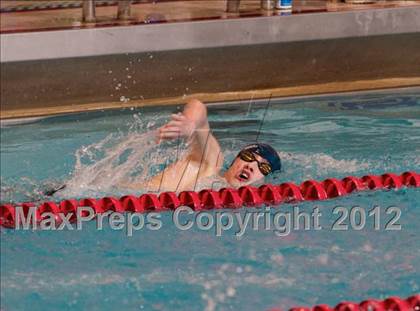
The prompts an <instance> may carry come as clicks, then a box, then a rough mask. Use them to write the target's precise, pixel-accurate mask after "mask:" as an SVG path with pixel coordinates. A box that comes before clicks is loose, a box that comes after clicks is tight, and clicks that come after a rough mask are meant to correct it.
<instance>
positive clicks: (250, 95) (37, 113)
mask: <svg viewBox="0 0 420 311" xmlns="http://www.w3.org/2000/svg"><path fill="white" fill-rule="evenodd" d="M419 86H420V77H414V78H387V79H377V80H358V81H350V82H328V83H322V84H309V85H302V86H292V87H279V88H268V89H256V90H238V91H229V92H221V93H196V94H190V95H187V96H176V97H165V98H154V99H146V100H132V101H126V102H117V101H115V102H107V103H105V102H96V103H88V104H78V105H74V104H69V105H60V106H53V107H35V108H31V109H5V110H4V109H1V111H0V120H10V119H19V118H28V117H44V116H52V115H60V114H68V113H78V112H87V111H100V110H111V109H123V108H137V107H145V106H170V105H177V104H182V103H185V102H186V101H187V100H188V99H190V98H198V99H200V100H202V101H203V102H205V103H215V102H222V101H223V102H227V103H229V102H235V101H238V100H246V99H252V100H257V99H264V98H272V97H276V98H282V97H300V96H311V95H324V94H325V95H328V94H333V93H347V92H355V91H369V90H372V91H374V90H381V89H392V88H411V87H419Z"/></svg>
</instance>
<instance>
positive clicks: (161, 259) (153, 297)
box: [1, 89, 420, 310]
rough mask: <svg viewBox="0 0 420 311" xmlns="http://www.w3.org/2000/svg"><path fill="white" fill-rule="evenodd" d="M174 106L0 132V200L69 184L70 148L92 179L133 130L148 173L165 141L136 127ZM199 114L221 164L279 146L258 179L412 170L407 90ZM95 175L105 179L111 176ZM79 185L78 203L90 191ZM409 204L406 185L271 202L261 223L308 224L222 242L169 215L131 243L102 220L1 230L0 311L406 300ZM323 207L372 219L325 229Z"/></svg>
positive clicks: (414, 128)
mask: <svg viewBox="0 0 420 311" xmlns="http://www.w3.org/2000/svg"><path fill="white" fill-rule="evenodd" d="M174 110H176V108H175V107H166V108H159V109H156V108H147V109H146V108H142V109H133V110H130V109H128V110H125V111H114V112H97V113H82V114H76V115H68V116H59V117H52V118H47V119H43V120H39V121H34V122H32V123H27V124H22V125H13V126H12V125H4V124H3V127H2V130H1V201H2V202H20V201H25V200H36V199H42V198H43V196H42V194H41V193H42V191H43V189H45V188H46V187H48V186H49V185H51V184H59V183H61V182H63V181H64V182H67V181H69V180H72V179H74V178H75V177H74V176H75V174H74V171H75V166H76V158H77V157H76V155H77V152H79V153H78V154H79V155H80V154H82V160H83V161H84V165H83V166H82V168H81V170H82V173H83V170H88V171H89V170H92V169H93V171H94V168H95V166H94V163H95V161H98V159H101V158H103V157H105V156H106V153H107V152H109V151H110V150H114V149H115V148H116V146H119V144H120V143H121V142H122V141H124V140H126V139H128V138H130V137H131V138H132V137H137V136H135V135H140V136H138V137H140V139H143V140H144V141H142V143H144V142H147V144H144V145H141V144H140V146H139V148H140V149H142V148H143V149H145V151H144V152H143V153H141V154H143V156H144V158H140V159H139V160H138V161H139V162H140V164H141V165H142V167H141V168H140V170H145V169H146V170H152V171H153V170H154V171H157V170H159V169H161V168H162V166H159V161H160V162H162V161H163V162H164V161H165V159H164V158H163V157H160V158H159V159H158V160H159V161H152V162H153V165H152V166H151V167H148V166H147V163H148V161H149V162H150V161H151V159H155V158H156V155H160V156H162V155H173V154H174V145H173V144H167V145H165V150H164V151H162V150H160V148H156V147H155V146H153V145H152V143H151V141H152V140H151V137H150V135H148V134H147V135H146V134H144V133H146V132H147V131H148V130H151V129H155V128H156V127H158V126H159V125H160V124H163V122H164V121H165V120H166V118H167V116H168V115H169V114H170V113H171V112H173V111H174ZM209 117H210V122H211V127H212V128H213V132H214V134H215V136H216V137H217V138H218V139H219V140H220V143H221V146H222V148H223V149H224V150H225V154H226V161H225V162H226V163H225V167H227V166H228V164H229V163H230V161H231V160H232V159H233V157H234V156H235V154H236V152H237V150H238V149H239V148H240V147H241V146H243V145H245V144H247V143H250V142H253V141H255V140H256V139H258V140H259V141H265V142H269V143H270V144H272V145H274V146H275V147H276V148H277V149H278V150H279V151H280V154H281V156H282V160H283V166H284V170H283V172H282V173H281V174H278V175H276V176H272V177H270V179H268V180H267V182H276V183H277V182H283V181H295V182H301V181H303V180H306V179H310V178H313V179H318V180H322V179H323V178H326V177H344V176H348V175H356V176H362V175H364V174H367V173H373V174H380V173H383V172H388V171H393V172H396V173H401V172H403V171H407V170H417V171H419V164H420V157H419V155H418V154H420V152H419V150H420V130H419V129H420V91H419V90H418V89H417V90H416V89H414V90H413V89H411V90H394V91H387V92H377V93H365V94H352V95H335V96H327V97H312V98H301V99H287V100H275V101H272V102H271V103H270V104H267V101H261V102H257V103H255V102H254V103H250V102H245V103H243V104H242V105H229V106H223V105H214V106H211V107H209ZM110 134H112V136H111V137H110V136H109V135H110ZM133 135H134V136H133ZM142 135H143V136H142ZM145 135H146V136H145ZM113 148H114V149H113ZM86 150H87V151H86ZM92 150H94V152H93V151H92ZM85 151H86V152H85ZM88 151H89V152H88ZM92 153H94V154H93V155H92ZM108 168H109V167H108ZM89 172H90V171H89ZM96 173H97V172H96ZM78 176H85V175H83V174H81V175H78ZM108 178H111V184H112V178H113V177H112V176H110V177H108ZM91 186H92V184H91ZM93 186H94V185H93ZM75 189H77V188H75ZM112 189H113V188H112V187H108V188H107V189H106V190H104V188H100V189H99V188H98V189H94V191H96V192H94V193H93V194H95V193H96V194H97V195H98V196H102V195H103V194H104V192H105V193H106V194H108V195H112V194H114V195H119V194H121V190H118V189H115V190H112ZM73 190H74V189H73ZM80 191H81V192H80V193H79V195H80V196H81V197H82V196H84V195H85V194H92V192H89V191H92V190H89V189H80ZM83 191H86V192H85V193H84V192H83ZM419 200H420V191H419V190H417V189H407V188H405V189H401V190H398V191H395V190H391V191H375V192H366V193H360V194H355V195H351V196H347V197H342V198H339V199H335V200H328V201H324V202H305V203H300V204H297V205H292V204H284V205H282V206H280V207H276V208H274V209H272V210H271V211H270V213H271V215H272V216H274V215H275V214H276V213H278V212H280V211H281V212H285V213H289V212H292V211H293V208H294V207H295V206H298V207H299V209H300V211H303V212H308V213H310V212H312V211H313V209H314V207H319V209H320V211H321V212H322V216H321V217H320V225H321V226H322V229H321V230H317V231H316V230H308V231H305V230H303V229H302V228H301V229H300V230H292V231H291V232H290V233H289V234H285V236H277V235H276V234H275V230H273V228H271V230H263V228H262V226H260V227H259V230H253V229H252V228H248V230H247V231H246V232H245V234H244V235H243V236H241V237H238V236H236V235H235V233H236V232H237V231H238V228H237V226H236V225H234V227H233V228H232V229H230V230H228V231H226V232H223V234H222V236H220V237H218V236H216V234H215V232H214V230H209V231H202V230H199V229H198V228H197V226H196V225H194V226H193V227H192V228H191V229H190V230H186V231H182V230H180V229H178V228H177V227H175V225H174V223H173V222H172V220H171V217H172V214H171V213H163V214H161V215H160V217H161V219H160V220H161V222H162V228H161V229H160V230H150V229H147V228H143V229H142V230H139V231H136V232H134V233H133V236H132V237H127V236H126V232H125V231H124V230H120V231H116V230H111V229H110V228H109V227H108V226H105V228H104V229H103V230H96V229H95V225H96V223H95V221H92V222H90V223H88V224H84V227H83V230H81V231H76V230H73V231H71V230H64V231H41V230H37V231H23V230H20V231H16V230H7V229H1V230H2V231H1V308H2V309H5V310H27V309H31V310H56V309H58V308H60V309H64V310H67V309H92V310H113V309H116V308H120V309H127V310H267V309H270V308H273V307H280V308H283V309H287V308H288V307H291V306H295V305H314V304H317V303H327V304H330V305H335V304H336V303H338V302H339V301H342V300H354V301H361V300H364V299H366V298H369V297H371V298H384V297H387V296H390V295H400V296H403V297H405V296H408V295H411V294H413V293H418V292H420V269H419V265H418V262H419V258H420V251H419V249H420V241H419V229H418V219H420V210H419V209H418V204H417V203H418V202H419ZM336 206H342V207H344V208H345V209H347V210H348V211H350V210H351V209H352V208H353V207H354V206H359V207H360V208H362V209H364V210H365V211H366V212H368V211H370V210H371V209H373V208H374V206H379V207H378V209H379V211H380V216H381V219H380V221H381V223H380V228H379V230H375V229H374V224H373V217H367V223H366V225H365V227H364V229H362V230H360V231H357V230H351V229H350V230H348V231H336V230H332V225H333V223H334V221H335V220H337V218H338V216H339V215H338V214H334V213H333V211H334V207H336ZM391 206H394V207H396V208H398V209H400V210H401V216H400V218H399V219H398V221H397V223H398V224H400V225H401V230H385V224H386V222H388V221H390V220H391V218H392V217H393V215H392V214H386V211H387V208H389V207H391ZM256 211H258V210H257V209H250V208H247V209H241V210H240V211H237V213H240V215H242V216H244V215H245V213H246V212H256ZM260 211H261V210H260ZM193 217H194V216H189V217H184V220H185V219H193ZM345 222H346V223H349V221H348V219H347V220H346V221H345Z"/></svg>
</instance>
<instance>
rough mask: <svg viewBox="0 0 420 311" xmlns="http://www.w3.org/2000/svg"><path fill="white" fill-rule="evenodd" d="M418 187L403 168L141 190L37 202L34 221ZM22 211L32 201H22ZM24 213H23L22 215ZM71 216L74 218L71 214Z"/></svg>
mask: <svg viewBox="0 0 420 311" xmlns="http://www.w3.org/2000/svg"><path fill="white" fill-rule="evenodd" d="M404 186H406V187H420V175H419V174H418V173H417V172H413V171H412V172H405V173H402V174H401V175H396V174H393V173H385V174H382V175H366V176H363V177H361V178H358V177H354V176H348V177H345V178H343V179H341V180H340V179H335V178H328V179H325V180H324V181H321V182H319V181H315V180H307V181H304V182H303V183H302V184H300V185H296V184H294V183H291V182H286V183H282V184H280V185H272V184H266V185H262V186H260V187H259V188H257V187H253V186H244V187H241V188H239V189H233V188H223V189H220V190H219V191H215V190H210V189H204V190H201V191H200V192H195V191H183V192H181V193H179V194H178V195H177V194H176V193H174V192H163V193H161V194H160V195H156V194H153V193H147V194H143V195H141V196H140V197H137V196H133V195H126V196H123V197H121V198H115V197H105V198H101V199H94V198H86V199H82V200H79V201H77V200H64V201H61V202H44V203H41V204H40V205H38V206H37V210H36V221H41V220H42V214H43V213H45V212H50V213H53V214H56V215H58V213H63V214H65V215H67V214H68V213H73V215H76V213H77V209H78V208H79V207H82V206H84V207H86V206H89V207H92V208H93V209H94V210H95V212H96V214H100V213H104V212H107V211H115V212H140V213H145V212H151V211H153V212H160V211H167V210H174V209H176V208H178V207H179V206H189V207H191V208H192V209H194V210H196V211H198V210H203V209H220V208H240V207H243V206H247V207H258V206H262V205H278V204H280V203H284V202H298V201H305V200H307V201H315V200H326V199H330V198H335V197H339V196H344V195H347V194H350V193H352V192H355V191H364V190H378V189H391V188H394V189H398V188H401V187H404ZM19 206H22V207H23V212H24V214H25V213H27V212H28V210H29V208H30V207H32V206H36V204H34V203H22V204H21V205H19ZM25 216H26V215H25ZM15 220H16V206H13V205H11V204H5V205H1V206H0V226H4V227H14V226H15ZM72 220H75V219H74V217H73V218H72Z"/></svg>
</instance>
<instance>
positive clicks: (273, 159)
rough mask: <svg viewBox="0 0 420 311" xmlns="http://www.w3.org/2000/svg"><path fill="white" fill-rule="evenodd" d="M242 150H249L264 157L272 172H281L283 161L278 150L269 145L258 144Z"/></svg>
mask: <svg viewBox="0 0 420 311" xmlns="http://www.w3.org/2000/svg"><path fill="white" fill-rule="evenodd" d="M242 150H248V151H251V152H253V153H255V154H258V155H259V156H261V157H263V158H264V159H266V160H267V161H268V163H270V165H271V168H272V171H273V172H274V171H280V170H281V160H280V157H279V155H278V153H277V151H276V150H274V148H273V147H271V146H270V145H268V144H263V143H256V144H251V145H248V146H246V147H245V148H243V149H242Z"/></svg>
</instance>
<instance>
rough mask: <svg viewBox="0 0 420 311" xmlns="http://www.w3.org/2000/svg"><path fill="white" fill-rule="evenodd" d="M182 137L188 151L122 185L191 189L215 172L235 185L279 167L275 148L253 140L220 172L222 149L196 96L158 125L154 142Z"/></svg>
mask: <svg viewBox="0 0 420 311" xmlns="http://www.w3.org/2000/svg"><path fill="white" fill-rule="evenodd" d="M179 138H186V139H187V140H188V141H189V144H190V148H189V152H188V154H187V155H186V156H185V157H184V158H182V159H180V160H179V161H177V162H175V163H173V164H172V165H170V166H169V167H167V168H166V169H165V170H163V171H162V172H161V173H160V174H158V175H156V176H154V177H152V178H151V179H150V180H149V181H148V182H146V183H144V182H142V183H132V184H124V185H122V186H123V187H124V188H126V189H133V190H138V189H144V188H145V186H146V188H147V189H150V190H155V191H156V190H157V191H184V190H195V189H194V188H195V186H196V184H197V181H200V180H202V179H203V178H206V177H210V176H219V177H221V179H223V180H224V181H225V183H226V184H227V185H229V186H230V187H234V188H238V187H241V186H246V185H251V184H254V183H257V182H261V181H263V180H264V177H265V176H267V175H269V174H270V173H272V172H274V171H279V170H280V169H281V161H280V158H279V156H278V154H277V152H276V151H275V150H274V149H273V148H272V147H271V146H269V145H268V144H263V143H255V144H251V145H248V146H246V147H245V148H243V149H242V150H241V151H240V152H239V153H238V155H237V156H236V158H235V160H234V161H233V162H232V164H231V165H230V167H229V169H228V170H227V171H226V172H224V173H222V172H221V169H222V165H223V153H222V151H221V148H220V145H219V143H218V141H217V139H216V138H215V137H214V136H213V134H212V133H211V130H210V126H209V122H208V120H207V108H206V106H205V105H204V104H203V103H202V102H201V101H199V100H197V99H192V100H190V101H188V103H187V104H186V105H185V107H184V110H183V112H182V113H178V114H172V116H171V120H170V121H169V122H168V123H166V124H165V125H164V126H162V127H161V128H159V130H158V134H157V142H158V143H160V142H162V141H164V140H171V139H179Z"/></svg>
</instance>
